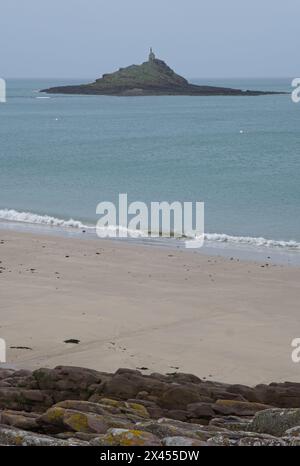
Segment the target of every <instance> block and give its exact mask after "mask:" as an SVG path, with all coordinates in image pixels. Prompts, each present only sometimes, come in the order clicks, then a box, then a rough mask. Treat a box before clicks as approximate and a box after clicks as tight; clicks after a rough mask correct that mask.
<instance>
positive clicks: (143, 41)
mask: <svg viewBox="0 0 300 466" xmlns="http://www.w3.org/2000/svg"><path fill="white" fill-rule="evenodd" d="M299 17H300V4H299V2H298V1H297V0H286V1H285V2H284V3H283V2H281V4H280V5H278V4H274V2H273V1H272V0H265V1H264V2H263V4H262V2H260V1H259V0H253V1H252V2H248V3H245V2H241V1H240V0H227V1H226V2H223V1H222V0H210V1H209V2H208V1H203V2H201V3H200V2H199V0H189V2H188V5H187V4H182V2H180V1H179V0H165V1H164V3H163V4H162V2H159V1H158V0H152V2H151V4H150V3H147V4H143V3H142V2H140V0H127V2H126V3H125V2H123V1H121V0H111V1H110V2H109V4H108V3H107V2H104V0H89V2H88V3H86V1H84V0H53V1H52V2H51V4H50V3H47V4H45V3H41V2H40V1H39V0H27V1H26V3H25V2H23V1H22V0H9V1H8V0H4V1H2V4H1V17H0V39H1V43H2V44H5V47H4V48H3V52H2V57H1V62H0V76H1V77H4V78H54V79H56V78H60V79H65V78H69V79H70V78H74V79H85V80H91V79H94V78H97V77H99V76H101V75H102V74H103V73H109V72H112V71H115V70H116V69H118V68H120V67H125V66H128V65H131V64H133V63H135V64H139V63H142V62H143V61H145V60H146V59H147V56H148V51H149V47H150V46H152V47H153V49H154V52H155V53H156V55H157V57H158V58H161V59H162V60H164V61H166V62H167V63H168V65H169V66H171V67H172V68H173V69H174V70H175V71H176V72H177V73H178V74H181V75H183V76H185V77H187V78H189V79H193V78H194V79H196V78H198V79H199V78H206V79H207V78H222V79H227V78H256V77H259V78H268V77H273V78H275V77H278V78H284V77H295V76H298V75H299V65H298V63H297V60H296V57H297V55H298V49H297V40H296V39H297V34H298V29H299V25H298V21H299Z"/></svg>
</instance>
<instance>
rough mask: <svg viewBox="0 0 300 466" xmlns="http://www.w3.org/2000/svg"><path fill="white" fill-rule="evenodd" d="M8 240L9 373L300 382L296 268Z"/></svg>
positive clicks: (1, 250)
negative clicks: (71, 368) (75, 370)
mask: <svg viewBox="0 0 300 466" xmlns="http://www.w3.org/2000/svg"><path fill="white" fill-rule="evenodd" d="M0 243H1V244H0V260H1V261H2V262H1V263H0V267H2V269H0V271H1V273H0V316H1V322H0V337H1V338H4V339H5V340H6V343H7V347H8V352H7V353H8V354H7V359H8V362H9V363H10V364H13V365H15V366H17V367H24V368H31V369H32V368H37V367H41V366H43V367H54V366H56V365H61V364H64V365H76V366H86V367H91V368H95V369H98V370H105V371H109V372H112V371H114V370H116V369H117V368H119V367H129V368H133V369H135V368H148V370H149V371H151V372H154V371H155V372H162V373H166V372H174V371H181V372H191V373H194V374H197V375H198V376H200V377H202V378H204V377H206V378H207V379H209V378H212V379H215V380H221V381H224V382H233V383H235V382H236V383H247V384H256V383H260V382H271V381H284V380H293V381H298V382H300V364H295V363H293V362H292V360H291V351H292V348H291V340H292V339H293V338H295V337H300V312H299V301H300V299H299V298H300V269H299V268H296V267H285V266H280V265H269V266H264V267H262V266H261V264H258V263H251V262H241V261H236V260H229V259H225V258H221V257H208V256H205V255H202V254H199V252H194V251H188V250H171V249H165V248H158V247H153V246H142V245H131V244H128V243H126V242H121V241H108V240H102V241H101V240H79V239H68V238H61V237H55V236H44V235H40V236H37V235H34V234H28V233H17V232H11V231H1V232H0ZM68 339H78V340H80V343H79V344H70V343H64V341H65V340H68ZM11 347H28V348H31V349H12V348H11ZM149 371H147V370H145V371H144V373H146V374H147V373H149Z"/></svg>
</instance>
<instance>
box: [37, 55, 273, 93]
mask: <svg viewBox="0 0 300 466" xmlns="http://www.w3.org/2000/svg"><path fill="white" fill-rule="evenodd" d="M41 92H46V93H48V94H90V95H112V96H147V95H150V96H151V95H189V96H220V95H223V96H258V95H268V94H281V93H280V92H268V91H254V90H241V89H231V88H226V87H214V86H198V85H195V84H190V83H189V82H188V81H187V80H186V79H185V78H183V77H182V76H179V75H178V74H176V73H175V72H174V71H173V70H172V69H171V68H170V67H169V66H168V65H167V64H166V63H165V62H164V61H162V60H159V59H157V58H156V57H155V55H154V53H153V51H152V49H150V54H149V59H148V61H146V62H144V63H142V64H141V65H131V66H128V67H126V68H120V69H119V70H118V71H116V72H114V73H110V74H104V75H103V76H102V78H99V79H97V80H96V81H95V82H93V83H89V84H81V85H76V86H60V87H51V88H49V89H43V90H41Z"/></svg>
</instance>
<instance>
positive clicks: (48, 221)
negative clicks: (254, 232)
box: [0, 209, 300, 251]
mask: <svg viewBox="0 0 300 466" xmlns="http://www.w3.org/2000/svg"><path fill="white" fill-rule="evenodd" d="M0 220H6V221H10V222H21V223H29V224H38V225H48V226H53V227H62V228H75V229H89V230H96V226H95V225H86V224H84V223H82V222H81V221H80V220H74V219H72V218H70V219H69V220H65V219H60V218H56V217H51V216H49V215H39V214H34V213H31V212H18V211H17V210H14V209H0ZM106 229H108V230H111V231H119V232H121V231H122V232H124V233H125V232H127V233H128V235H129V236H130V237H134V238H139V237H142V238H145V237H147V235H148V234H147V233H145V232H142V231H140V230H129V229H126V228H125V227H118V226H109V227H107V228H106ZM148 233H149V232H148ZM158 236H161V235H158ZM173 238H174V235H173ZM182 239H195V240H197V237H187V236H183V237H182ZM204 239H205V241H207V242H212V243H213V242H216V243H227V244H229V245H230V244H233V245H234V244H235V245H248V246H256V247H269V248H283V249H284V248H286V249H290V250H291V249H292V250H299V251H300V243H299V242H297V241H292V240H291V241H283V240H282V241H280V240H274V239H266V238H263V237H252V236H232V235H227V234H225V233H206V234H205V235H204Z"/></svg>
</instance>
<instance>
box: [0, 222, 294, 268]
mask: <svg viewBox="0 0 300 466" xmlns="http://www.w3.org/2000/svg"><path fill="white" fill-rule="evenodd" d="M57 220H58V219H57ZM62 221H64V220H62ZM70 221H72V222H74V223H76V222H77V221H74V220H70ZM65 222H66V223H68V221H65ZM77 223H81V222H80V221H78V222H77ZM2 230H4V231H15V232H21V233H23V232H24V233H30V234H34V235H36V234H41V235H49V236H54V237H57V236H58V237H63V238H68V239H83V240H93V241H98V240H99V238H98V236H97V235H96V233H95V227H94V226H92V225H90V226H88V225H84V224H82V227H81V226H80V227H79V226H78V227H72V226H58V225H50V224H48V225H47V224H42V223H30V222H27V221H12V220H4V219H0V232H1V231H2ZM209 236H210V237H214V236H219V237H220V238H222V237H224V239H219V240H218V239H215V240H213V239H205V240H204V245H203V247H201V248H195V249H191V250H192V251H196V252H197V253H200V254H204V255H206V256H207V255H208V256H221V257H224V258H234V259H238V260H242V261H251V262H260V263H270V264H276V265H287V266H295V267H300V246H297V247H296V248H294V249H293V248H292V247H287V246H284V247H283V246H274V245H273V246H272V245H271V243H272V242H275V243H276V242H277V243H278V244H280V243H282V242H283V243H288V241H276V240H265V241H269V242H270V245H269V246H267V245H265V244H262V245H259V244H249V242H248V243H247V242H246V240H248V239H249V240H250V239H251V238H250V237H249V238H248V237H243V238H244V239H245V241H244V242H243V241H241V242H239V241H238V239H239V238H241V237H237V236H230V235H226V234H213V235H209ZM231 239H234V241H232V240H231ZM252 239H253V240H255V239H257V240H259V239H261V240H263V239H264V238H254V237H253V238H252ZM101 241H113V242H116V243H118V242H122V243H124V242H125V243H127V244H131V245H135V244H136V245H142V246H146V247H156V248H166V249H170V250H174V249H180V250H182V249H183V250H186V248H185V245H184V239H174V238H142V237H140V238H138V237H137V238H130V237H129V238H122V239H120V238H113V239H112V238H107V239H106V238H105V239H101ZM290 243H293V241H290ZM296 244H297V245H298V243H296Z"/></svg>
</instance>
